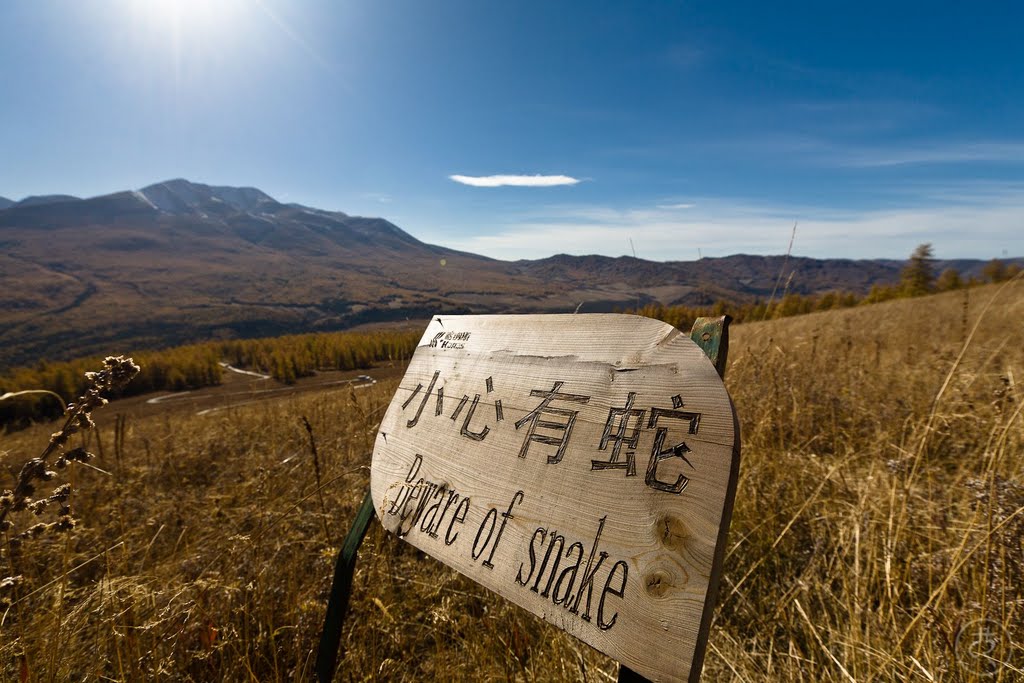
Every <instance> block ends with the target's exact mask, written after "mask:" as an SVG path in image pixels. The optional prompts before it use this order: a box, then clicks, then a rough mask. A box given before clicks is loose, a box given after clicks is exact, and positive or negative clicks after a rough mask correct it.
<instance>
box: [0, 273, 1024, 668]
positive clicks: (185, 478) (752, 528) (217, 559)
mask: <svg viewBox="0 0 1024 683" xmlns="http://www.w3.org/2000/svg"><path fill="white" fill-rule="evenodd" d="M964 297H965V294H964V293H963V292H951V293H948V294H943V295H939V296H935V297H927V298H921V299H914V300H897V301H891V302H887V303H883V304H878V305H874V306H864V307H857V308H852V309H846V310H840V311H830V312H825V313H816V314H811V315H807V316H802V317H796V318H788V319H784V320H773V321H768V322H764V323H752V324H749V325H743V326H740V327H737V328H736V329H735V330H734V333H733V348H732V350H731V353H730V358H731V362H730V367H729V369H728V372H727V375H726V381H727V385H728V386H729V389H730V392H731V393H732V395H733V398H734V400H735V403H736V406H737V410H738V412H739V415H740V417H741V421H742V434H743V464H742V467H741V478H740V484H739V490H738V493H737V498H736V510H735V514H734V517H733V526H732V530H731V533H730V536H729V548H728V555H727V559H726V562H725V574H724V578H723V584H722V589H721V593H720V602H719V607H718V610H717V616H716V619H715V623H714V627H713V629H712V633H711V638H710V644H709V653H708V657H707V661H706V665H705V680H708V681H765V680H770V681H783V682H790V681H792V682H796V681H808V682H809V681H846V682H849V681H891V680H896V681H912V680H913V681H918V680H920V681H927V680H934V681H972V682H973V681H978V682H980V681H1014V680H1022V679H1024V674H1022V673H1021V671H1022V666H1024V650H1022V648H1024V616H1022V611H1024V546H1022V544H1024V509H1022V508H1024V488H1022V484H1024V459H1022V458H1021V447H1022V445H1024V425H1022V419H1021V411H1022V406H1024V396H1022V390H1021V385H1020V378H1021V377H1024V349H1022V347H1021V339H1022V338H1024V335H1022V332H1024V322H1022V321H1024V284H1021V283H1011V284H1010V285H1007V286H1006V288H1005V289H1004V290H1002V291H1001V292H1000V293H998V295H997V293H996V289H995V288H994V287H987V288H980V289H972V290H970V293H969V299H966V300H965V298H964ZM986 307H987V308H986ZM983 309H984V310H985V313H984V315H982V310H983ZM395 388H396V382H394V381H389V382H381V383H379V384H378V385H375V386H374V387H371V388H368V389H365V390H361V391H359V392H355V391H352V390H350V389H345V390H333V391H328V392H324V393H323V394H318V395H315V396H312V395H306V396H300V397H298V398H290V399H288V400H287V401H281V402H277V403H274V402H263V403H260V404H256V405H253V406H245V407H242V408H237V409H232V410H226V411H221V412H217V413H214V414H211V415H208V416H202V417H199V416H189V415H185V414H177V413H176V414H174V415H173V416H172V415H167V416H161V417H157V418H147V419H141V418H136V417H134V416H131V415H128V416H126V417H125V418H124V420H123V421H122V420H121V419H118V420H111V423H110V424H106V425H104V424H101V425H100V428H99V429H98V430H97V431H95V432H94V433H91V434H90V433H86V434H85V435H84V436H83V437H82V438H83V439H84V440H83V446H87V447H88V448H89V449H90V450H92V451H94V452H96V453H97V455H98V457H97V459H96V460H95V461H94V463H95V465H96V466H97V467H98V468H99V469H100V470H103V471H102V472H101V471H99V470H94V469H88V470H83V471H81V472H79V473H78V482H77V487H76V488H77V489H78V494H77V500H76V507H77V511H78V517H79V519H80V523H79V525H78V527H77V528H76V530H75V532H74V533H73V534H72V535H70V536H69V537H68V538H69V539H70V543H69V546H68V547H66V548H65V546H64V545H63V542H61V543H53V544H47V543H40V544H39V545H38V547H37V549H36V552H35V554H34V555H33V560H32V563H31V566H28V567H26V568H25V569H24V571H23V572H22V573H23V575H24V576H25V577H26V578H25V580H26V582H28V583H27V585H26V587H25V589H24V590H22V591H21V593H20V594H19V599H18V601H17V603H16V605H15V607H14V608H13V609H11V610H10V611H7V612H6V613H2V614H0V678H3V679H4V680H18V677H19V676H20V675H22V674H24V675H25V676H26V679H27V680H43V681H49V680H57V681H64V680H117V681H135V680H149V679H152V680H174V681H177V680H192V681H211V680H229V681H257V680H258V681H293V680H296V681H297V680H308V679H309V677H310V674H311V667H312V661H313V658H314V656H315V648H316V643H317V636H318V632H319V628H320V625H321V622H322V618H323V612H324V608H325V605H326V597H327V591H328V589H329V580H330V576H331V572H332V564H333V560H334V556H335V554H336V552H337V544H339V543H340V540H341V536H342V534H343V531H344V529H345V528H346V526H347V523H348V521H349V520H350V519H351V518H352V516H353V515H354V513H355V509H356V507H357V506H358V504H359V502H360V501H361V498H362V494H363V492H364V491H365V489H366V486H367V482H368V470H367V467H368V463H369V452H370V449H371V447H372V443H373V437H374V433H375V427H376V424H377V422H378V421H379V419H380V418H381V416H382V414H383V411H384V409H385V407H386V405H387V403H388V402H389V401H390V398H391V395H392V394H393V392H394V390H395ZM115 412H117V404H116V403H115V404H114V405H112V406H110V407H109V408H108V413H111V414H112V413H115ZM304 420H305V421H304ZM307 425H308V426H307ZM115 427H116V429H115ZM47 433H48V430H44V429H42V428H32V429H29V430H25V431H23V432H19V433H16V434H11V435H5V436H2V437H0V455H2V458H3V462H4V464H5V465H7V466H12V465H13V466H16V465H17V464H20V462H21V461H23V460H25V459H27V458H28V456H29V454H30V453H31V452H32V451H33V449H34V448H35V445H36V444H38V443H39V441H40V439H45V438H46V437H45V435H46V434H47ZM311 444H315V453H316V456H317V460H318V461H319V466H318V467H315V466H314V461H313V452H314V450H313V449H312V448H311ZM317 470H319V481H320V482H321V483H320V485H319V486H318V485H317V481H318V473H317ZM325 510H326V519H325V512H324V511H325ZM325 522H328V523H329V529H330V533H329V534H325V531H324V529H325ZM65 557H66V561H65V560H62V559H61V558H65ZM62 586H63V588H62ZM60 590H63V591H64V593H63V595H64V599H63V605H64V607H63V610H62V611H61V612H59V613H58V611H57V608H56V605H57V604H58V601H57V597H58V595H59V591H60ZM351 610H352V611H351V614H350V617H349V624H348V625H347V628H346V631H345V637H344V645H345V656H344V658H343V659H342V661H341V662H340V664H339V668H338V680H344V681H364V680H372V681H395V680H398V681H403V680H408V681H412V680H473V681H505V680H523V681H549V680H564V681H584V680H585V681H602V680H612V679H614V675H615V668H616V665H615V663H614V662H611V661H609V660H608V659H606V658H605V657H603V656H601V655H599V654H597V653H596V652H594V651H593V650H591V649H590V648H588V647H587V646H585V645H582V644H580V643H579V642H578V641H575V640H574V639H572V638H571V637H569V636H566V635H564V634H563V633H561V632H560V631H558V630H557V629H556V628H554V627H553V626H550V625H548V624H545V623H543V622H541V621H540V620H538V619H536V618H535V617H533V616H532V615H530V614H528V613H526V612H524V611H523V610H521V609H519V608H517V607H514V606H512V605H510V604H508V603H506V602H505V601H503V600H502V599H500V598H498V597H496V596H494V595H491V594H489V593H487V592H486V591H484V590H483V589H480V588H478V587H477V586H475V585H474V584H473V583H472V582H470V581H468V580H466V579H464V578H462V577H460V576H458V575H456V574H454V573H453V572H452V571H450V570H448V569H446V568H444V567H442V566H441V565H439V564H438V563H436V562H434V561H432V560H430V559H428V558H426V557H425V556H423V555H422V554H421V553H419V552H417V551H416V550H415V549H413V548H412V547H411V546H408V545H406V544H404V543H403V542H401V541H398V540H396V539H395V538H393V537H391V536H389V535H387V534H385V533H384V532H383V531H381V529H380V527H379V525H375V526H374V527H373V529H372V530H371V532H370V534H369V536H368V537H367V540H366V542H365V543H364V546H363V550H362V552H361V555H360V561H359V564H358V567H357V574H356V578H355V593H354V595H353V599H352V603H351ZM980 620H985V621H984V622H982V621H980ZM55 623H59V624H60V629H59V634H60V636H59V638H58V639H55V638H54V633H55V631H54V629H53V625H54V624H55ZM979 624H982V625H983V626H984V628H985V629H987V630H984V629H982V630H979V628H977V627H978V625H979ZM979 634H980V635H981V636H983V637H979ZM986 638H987V640H986ZM990 644H991V645H992V647H991V648H989V645H990ZM54 648H57V652H58V656H50V653H52V652H53V651H54ZM22 657H24V659H23V658H22ZM993 660H995V663H993ZM23 662H25V663H26V664H25V665H24V668H22V667H23V664H22V663H23Z"/></svg>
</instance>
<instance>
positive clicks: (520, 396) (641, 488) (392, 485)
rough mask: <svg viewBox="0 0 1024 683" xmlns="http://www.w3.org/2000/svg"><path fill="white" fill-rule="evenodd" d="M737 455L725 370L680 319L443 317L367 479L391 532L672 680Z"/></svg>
mask: <svg viewBox="0 0 1024 683" xmlns="http://www.w3.org/2000/svg"><path fill="white" fill-rule="evenodd" d="M738 462H739V450H738V434H737V427H736V421H735V416H734V413H733V409H732V404H731V402H730V400H729V397H728V394H727V393H726V391H725V388H724V386H723V385H722V382H721V379H720V378H719V376H718V374H717V372H716V369H715V367H714V365H712V363H711V362H709V360H708V357H707V356H705V354H704V353H703V352H702V350H701V349H700V348H698V346H697V345H696V344H695V343H694V342H692V341H691V340H690V339H688V338H687V337H686V336H685V335H683V334H682V333H680V332H679V331H678V330H676V329H675V328H672V327H670V326H668V325H665V324H664V323H661V322H658V321H655V320H651V319H648V318H641V317H637V316H626V315H575V316H573V315H566V316H551V315H547V316H451V317H448V316H441V317H440V318H435V319H434V320H433V321H432V322H431V324H430V325H429V327H428V328H427V330H426V332H425V334H424V336H423V339H422V340H421V342H420V345H419V347H418V348H417V351H416V353H415V355H414V356H413V359H412V362H411V364H410V366H409V369H408V372H407V373H406V376H405V378H404V380H403V381H402V383H401V386H400V389H399V390H398V392H397V394H396V396H395V399H394V400H393V401H392V403H391V406H390V407H389V409H388V411H387V414H386V415H385V417H384V420H383V422H382V424H381V428H380V433H379V434H378V435H377V441H376V445H375V449H374V456H373V466H372V470H371V486H372V496H373V503H374V506H375V507H376V511H377V516H378V517H379V518H380V519H381V521H382V523H383V524H384V526H385V527H386V528H387V529H388V530H389V531H391V532H393V533H396V534H398V535H400V536H401V537H403V538H404V539H405V540H406V541H408V542H410V543H412V544H413V545H414V546H416V547H418V548H420V549H421V550H423V551H425V552H427V553H429V554H431V555H433V556H434V557H436V558H437V559H439V560H441V561H442V562H444V563H446V564H448V565H449V566H452V567H454V568H455V569H457V570H458V571H460V572H462V573H463V574H465V575H467V576H469V577H470V578H472V579H473V580H475V581H477V582H478V583H480V584H481V585H484V586H486V587H488V588H490V589H491V590H494V591H495V592H497V593H499V594H500V595H502V596H504V597H506V598H507V599H509V600H512V601H513V602H515V603H516V604H519V605H521V606H523V607H525V608H526V609H529V610H530V611H532V612H534V613H535V614H537V615H539V616H541V617H542V618H544V619H546V620H548V621H550V622H552V623H554V624H556V625H557V626H559V627H560V628H562V629H563V630H565V631H568V632H569V633H571V634H573V635H574V636H576V637H578V638H580V639H581V640H583V641H584V642H586V643H589V644H590V645H592V646H594V647H595V648H597V649H598V650H601V651H602V652H605V653H607V654H608V655H610V656H612V657H614V658H615V659H617V660H618V661H620V662H622V663H623V664H625V665H626V666H628V667H629V668H630V669H632V670H633V671H636V672H637V673H639V674H641V675H643V676H646V677H647V678H649V679H650V680H653V681H684V680H688V679H691V673H692V674H693V678H695V677H696V676H697V675H699V664H700V661H701V659H702V655H703V645H704V643H703V642H702V640H703V639H706V637H707V629H708V626H709V624H710V605H709V606H707V607H708V608H707V609H705V603H706V601H707V599H708V596H709V592H711V593H713V591H714V588H715V587H716V585H717V576H716V572H717V569H718V566H719V564H720V562H721V549H720V547H719V546H720V544H721V543H722V542H723V541H724V531H725V526H724V525H727V523H728V515H729V512H730V511H731V504H732V495H733V491H734V490H735V489H734V485H735V478H736V474H737V469H738ZM695 663H696V665H697V666H696V667H695V666H694V664H695ZM691 669H693V671H691Z"/></svg>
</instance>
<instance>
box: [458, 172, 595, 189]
mask: <svg viewBox="0 0 1024 683" xmlns="http://www.w3.org/2000/svg"><path fill="white" fill-rule="evenodd" d="M448 177H449V178H451V179H452V180H454V181H455V182H457V183H462V184H463V185H471V186H473V187H503V186H511V187H555V186H557V185H575V184H576V183H578V182H580V180H579V178H573V177H572V176H567V175H483V176H471V175H450V176H448Z"/></svg>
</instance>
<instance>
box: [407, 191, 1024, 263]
mask: <svg viewBox="0 0 1024 683" xmlns="http://www.w3.org/2000/svg"><path fill="white" fill-rule="evenodd" d="M936 193H942V189H941V188H936ZM922 195H923V197H927V196H928V195H927V193H922ZM930 199H931V202H925V203H907V204H904V205H903V206H891V207H889V208H886V209H843V210H837V209H835V208H826V207H815V206H806V205H782V204H779V205H772V204H759V203H753V202H748V201H743V200H730V199H727V198H699V199H697V200H696V203H695V206H694V207H693V208H690V209H688V210H686V211H684V212H680V211H678V210H675V209H666V208H663V207H662V206H654V207H634V208H616V207H608V206H593V205H591V206H578V207H548V208H547V209H542V210H539V211H538V212H537V213H534V214H532V215H526V214H522V215H520V216H519V217H518V218H513V219H512V220H508V221H506V222H505V223H504V224H503V225H496V226H494V227H493V228H492V229H491V230H490V231H489V232H488V233H486V234H478V235H475V236H472V237H466V236H462V237H460V238H459V239H458V241H457V242H451V237H450V236H446V235H443V234H441V233H438V234H437V235H430V234H426V235H423V236H422V237H423V238H424V239H426V241H428V242H435V243H442V244H444V243H445V241H446V240H448V241H449V244H448V246H451V247H453V248H457V249H462V250H465V251H470V252H474V253H478V254H484V255H487V256H491V257H494V258H499V259H506V260H515V259H521V258H531V259H533V258H543V257H546V256H550V255H552V254H556V253H568V254H577V255H584V254H604V255H608V256H623V255H628V253H629V252H628V251H627V248H628V247H627V245H628V239H631V240H632V243H633V244H634V245H635V248H636V252H637V255H638V256H639V257H641V258H647V259H651V260H656V261H665V260H693V259H696V258H697V254H698V249H699V250H700V251H701V252H702V253H703V254H704V255H705V256H708V255H714V256H725V255H729V254H736V253H747V254H781V253H784V252H785V251H786V245H787V243H788V240H789V234H790V230H791V228H792V226H793V221H794V220H799V228H798V229H797V235H796V244H795V248H794V253H796V254H798V255H802V256H815V257H837V256H841V257H845V258H906V256H907V255H908V254H909V253H910V252H911V251H912V250H913V249H914V247H915V246H917V245H918V244H920V243H922V242H931V243H933V244H934V246H935V249H936V253H937V255H938V256H939V257H940V258H992V257H994V256H1000V255H1002V254H1003V253H1004V251H1005V252H1006V253H1008V255H1010V256H1021V255H1024V234H1022V233H1021V231H1020V226H1021V225H1024V190H1022V187H1021V186H1016V185H1008V186H1007V185H1001V186H999V187H992V188H979V187H973V188H963V189H962V191H961V193H960V195H959V196H955V197H954V196H952V195H944V196H943V197H942V198H941V199H939V198H938V197H931V198H930ZM698 207H699V208H698ZM627 238H628V239H627Z"/></svg>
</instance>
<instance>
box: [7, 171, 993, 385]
mask: <svg viewBox="0 0 1024 683" xmlns="http://www.w3.org/2000/svg"><path fill="white" fill-rule="evenodd" d="M783 263H785V264H786V268H785V274H784V275H785V278H787V279H788V281H789V285H788V287H789V291H791V292H798V293H803V294H807V293H814V292H822V291H827V290H830V289H842V290H851V291H856V292H865V291H867V290H868V289H869V288H870V287H871V286H872V285H873V284H875V283H888V282H893V281H895V280H896V279H897V278H898V275H899V271H900V269H901V268H902V266H903V262H902V261H894V260H871V261H852V260H845V259H828V260H816V259H808V258H790V259H789V260H788V261H785V259H784V257H782V256H747V255H736V256H729V257H725V258H705V259H701V260H699V261H695V262H683V261H677V262H668V263H658V262H654V261H645V260H642V259H636V258H631V257H618V258H611V257H605V256H568V255H564V254H562V255H557V256H552V257H549V258H545V259H540V260H536V261H526V260H523V261H515V262H506V261H498V260H495V259H491V258H487V257H483V256H478V255H475V254H470V253H465V252H460V251H456V250H453V249H448V248H445V247H440V246H435V245H430V244H426V243H424V242H421V241H420V240H418V239H416V238H415V237H413V236H412V235H410V234H408V233H406V232H405V231H403V230H402V229H400V228H399V227H398V226H396V225H394V224H392V223H390V222H388V221H387V220H384V219H382V218H364V217H357V216H349V215H347V214H344V213H341V212H337V211H325V210H321V209H316V208H312V207H307V206H302V205H299V204H282V203H280V202H277V201H276V200H275V199H273V198H272V197H270V196H269V195H267V194H265V193H263V192H261V191H260V190H258V189H256V188H247V187H215V186H209V185H203V184H200V183H193V182H189V181H187V180H182V179H177V180H170V181H167V182H162V183H157V184H154V185H150V186H148V187H145V188H143V189H141V190H138V191H124V192H117V193H114V194H109V195H104V196H100V197H92V198H89V199H78V198H75V197H70V196H67V195H51V196H48V197H29V198H27V199H23V200H22V201H20V202H16V203H13V204H11V205H10V206H8V207H7V208H5V209H0V366H4V365H11V364H20V363H25V362H29V361H32V360H34V359H37V358H60V357H67V356H71V355H80V354H82V353H92V352H97V353H100V352H113V351H116V350H124V349H128V348H139V347H158V346H166V345H171V344H179V343H184V342H189V341H196V340H202V339H208V338H213V337H217V338H222V337H235V336H242V337H247V336H267V335H276V334H284V333H291V332H306V331H315V330H333V329H342V328H347V327H353V326H357V325H361V324H366V323H374V322H382V321H395V320H405V319H407V318H412V319H425V318H427V317H428V316H430V315H431V314H434V313H440V312H447V313H456V312H475V313H488V312H544V311H551V312H554V311H560V312H564V311H573V310H576V309H577V307H580V310H583V311H586V312H599V311H610V310H615V309H617V308H618V309H621V308H626V307H634V306H637V305H644V304H647V303H653V302H660V303H663V304H678V303H688V304H702V303H711V302H713V301H715V300H718V299H726V300H733V301H750V300H753V299H755V298H759V297H760V298H767V297H768V296H769V295H770V293H771V291H772V288H773V287H774V286H775V283H776V282H777V280H778V278H779V273H780V271H781V270H782V266H783ZM946 265H947V264H946V263H939V264H937V267H938V268H940V269H941V268H942V267H945V266H946ZM952 265H954V266H955V267H957V268H958V269H960V271H961V272H962V273H964V274H965V275H967V274H972V273H977V272H980V268H981V267H982V266H983V265H984V263H983V262H981V261H957V262H953V263H952ZM790 273H792V277H791V278H790V277H789V276H790Z"/></svg>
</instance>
